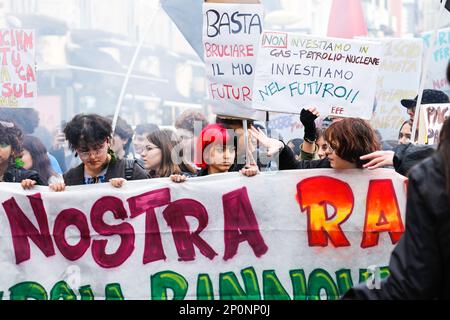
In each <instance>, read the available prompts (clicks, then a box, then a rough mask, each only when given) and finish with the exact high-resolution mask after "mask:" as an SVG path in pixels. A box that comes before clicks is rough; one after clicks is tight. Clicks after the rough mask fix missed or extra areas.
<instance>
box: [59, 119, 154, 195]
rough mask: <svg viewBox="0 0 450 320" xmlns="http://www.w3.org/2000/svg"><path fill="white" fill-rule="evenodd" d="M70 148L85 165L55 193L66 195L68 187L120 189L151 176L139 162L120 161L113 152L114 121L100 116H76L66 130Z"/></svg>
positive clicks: (71, 172) (68, 175)
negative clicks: (104, 184)
mask: <svg viewBox="0 0 450 320" xmlns="http://www.w3.org/2000/svg"><path fill="white" fill-rule="evenodd" d="M64 134H65V137H66V140H67V141H68V143H69V148H70V149H71V150H72V151H74V152H76V155H77V156H78V157H80V160H81V161H82V163H81V164H80V165H79V166H77V167H75V168H72V169H70V170H69V171H68V172H66V173H65V174H64V176H63V177H64V183H59V184H57V185H56V188H54V189H53V190H54V191H63V190H64V189H65V186H66V185H68V186H74V185H85V184H96V183H104V182H109V183H111V185H112V186H113V187H116V188H120V187H122V185H123V184H124V182H125V181H126V180H143V179H147V178H148V175H147V172H146V171H145V169H144V168H142V167H141V166H140V165H139V164H138V163H137V161H136V160H132V159H118V158H117V157H116V155H115V153H114V151H113V150H112V148H111V144H112V126H111V120H110V119H108V118H105V117H102V116H100V115H97V114H79V115H76V116H75V117H74V118H73V119H72V120H71V121H70V122H69V123H67V125H66V127H65V128H64Z"/></svg>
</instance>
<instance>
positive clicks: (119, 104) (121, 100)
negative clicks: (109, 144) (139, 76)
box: [112, 1, 161, 136]
mask: <svg viewBox="0 0 450 320" xmlns="http://www.w3.org/2000/svg"><path fill="white" fill-rule="evenodd" d="M160 8H161V3H160V2H159V1H158V4H157V6H156V7H155V10H154V11H153V14H152V16H151V17H150V19H149V20H148V24H147V28H145V32H144V34H143V35H142V37H141V39H140V41H139V44H138V46H137V47H136V50H135V51H134V55H133V58H132V59H131V63H130V65H129V67H128V71H127V75H126V76H125V80H124V81H123V84H122V89H121V90H120V95H119V99H118V100H117V105H116V111H115V112H114V118H113V122H112V132H113V133H112V135H113V136H114V132H115V131H116V125H117V120H118V119H119V114H120V109H121V108H122V102H123V99H124V97H125V91H126V89H127V86H128V82H129V80H130V77H131V73H132V72H133V69H134V65H135V64H136V60H137V57H138V55H139V53H140V52H141V48H142V46H143V45H144V41H145V39H146V38H147V35H148V34H149V32H150V27H151V26H152V24H153V21H154V20H155V17H156V14H157V13H158V12H159V9H160Z"/></svg>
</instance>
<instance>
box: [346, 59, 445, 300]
mask: <svg viewBox="0 0 450 320" xmlns="http://www.w3.org/2000/svg"><path fill="white" fill-rule="evenodd" d="M447 80H448V81H450V63H449V64H448V67H447ZM405 152H406V149H405ZM411 153H412V154H413V153H414V152H411ZM416 158H417V157H416ZM400 160H401V159H398V161H399V162H400V163H401V161H400ZM394 162H395V161H394ZM408 178H409V182H408V191H407V200H406V229H405V233H404V234H403V236H402V238H401V239H400V241H399V242H398V244H397V246H396V247H395V249H394V251H393V252H392V255H391V259H390V262H389V271H390V275H389V277H388V278H386V279H384V280H383V281H382V282H381V287H380V289H379V290H370V289H369V288H368V287H367V286H366V285H365V284H360V285H358V286H356V287H354V288H352V289H350V290H349V291H348V292H347V293H346V294H345V295H344V297H343V298H344V299H359V300H362V299H373V300H375V299H379V300H381V299H383V300H387V299H411V300H412V299H450V236H449V235H450V212H449V208H450V201H449V199H450V118H449V119H447V120H445V122H444V125H443V127H442V129H441V133H440V137H439V146H438V151H437V152H435V153H434V154H433V155H432V156H431V157H428V158H426V159H425V160H424V161H422V162H421V163H420V164H418V165H416V166H414V167H413V168H412V169H411V170H410V171H409V175H408Z"/></svg>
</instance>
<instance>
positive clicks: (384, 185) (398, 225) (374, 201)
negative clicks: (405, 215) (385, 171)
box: [361, 179, 405, 248]
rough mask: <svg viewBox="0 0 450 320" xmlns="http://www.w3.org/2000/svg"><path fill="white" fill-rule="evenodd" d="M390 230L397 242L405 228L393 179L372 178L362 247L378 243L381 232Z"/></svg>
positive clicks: (390, 234)
mask: <svg viewBox="0 0 450 320" xmlns="http://www.w3.org/2000/svg"><path fill="white" fill-rule="evenodd" d="M386 231H387V232H389V236H390V237H391V241H392V244H396V243H397V242H398V240H400V237H401V236H402V234H403V232H404V231H405V228H404V226H403V222H402V217H401V215H400V210H399V208H398V203H397V197H396V194H395V190H394V186H393V185H392V181H391V180H389V179H386V180H372V181H370V182H369V191H368V192H367V205H366V221H365V222H364V233H363V239H362V242H361V248H369V247H373V246H376V245H377V244H378V238H379V236H380V232H386Z"/></svg>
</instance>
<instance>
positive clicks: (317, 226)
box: [297, 177, 353, 247]
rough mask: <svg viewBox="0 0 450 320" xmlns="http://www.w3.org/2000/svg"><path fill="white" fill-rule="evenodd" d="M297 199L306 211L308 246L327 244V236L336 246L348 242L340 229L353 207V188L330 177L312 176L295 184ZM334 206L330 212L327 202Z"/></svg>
mask: <svg viewBox="0 0 450 320" xmlns="http://www.w3.org/2000/svg"><path fill="white" fill-rule="evenodd" d="M297 192H298V200H299V203H300V208H301V210H302V211H305V210H306V211H307V214H308V241H309V246H310V247H313V246H320V247H326V246H327V245H328V238H330V240H331V242H332V243H333V245H334V246H335V247H347V246H350V242H349V241H348V240H347V238H346V237H345V234H344V232H343V231H342V229H341V226H340V225H341V224H342V223H344V222H345V221H346V220H347V219H348V218H349V217H350V215H351V213H352V210H353V192H352V189H351V188H350V186H349V185H348V184H347V183H345V182H343V181H341V180H338V179H335V178H330V177H314V178H308V179H305V180H303V181H301V182H300V183H299V184H298V185H297ZM328 205H329V206H332V207H333V208H334V213H333V214H332V215H331V216H329V215H328V208H327V206H328Z"/></svg>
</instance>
